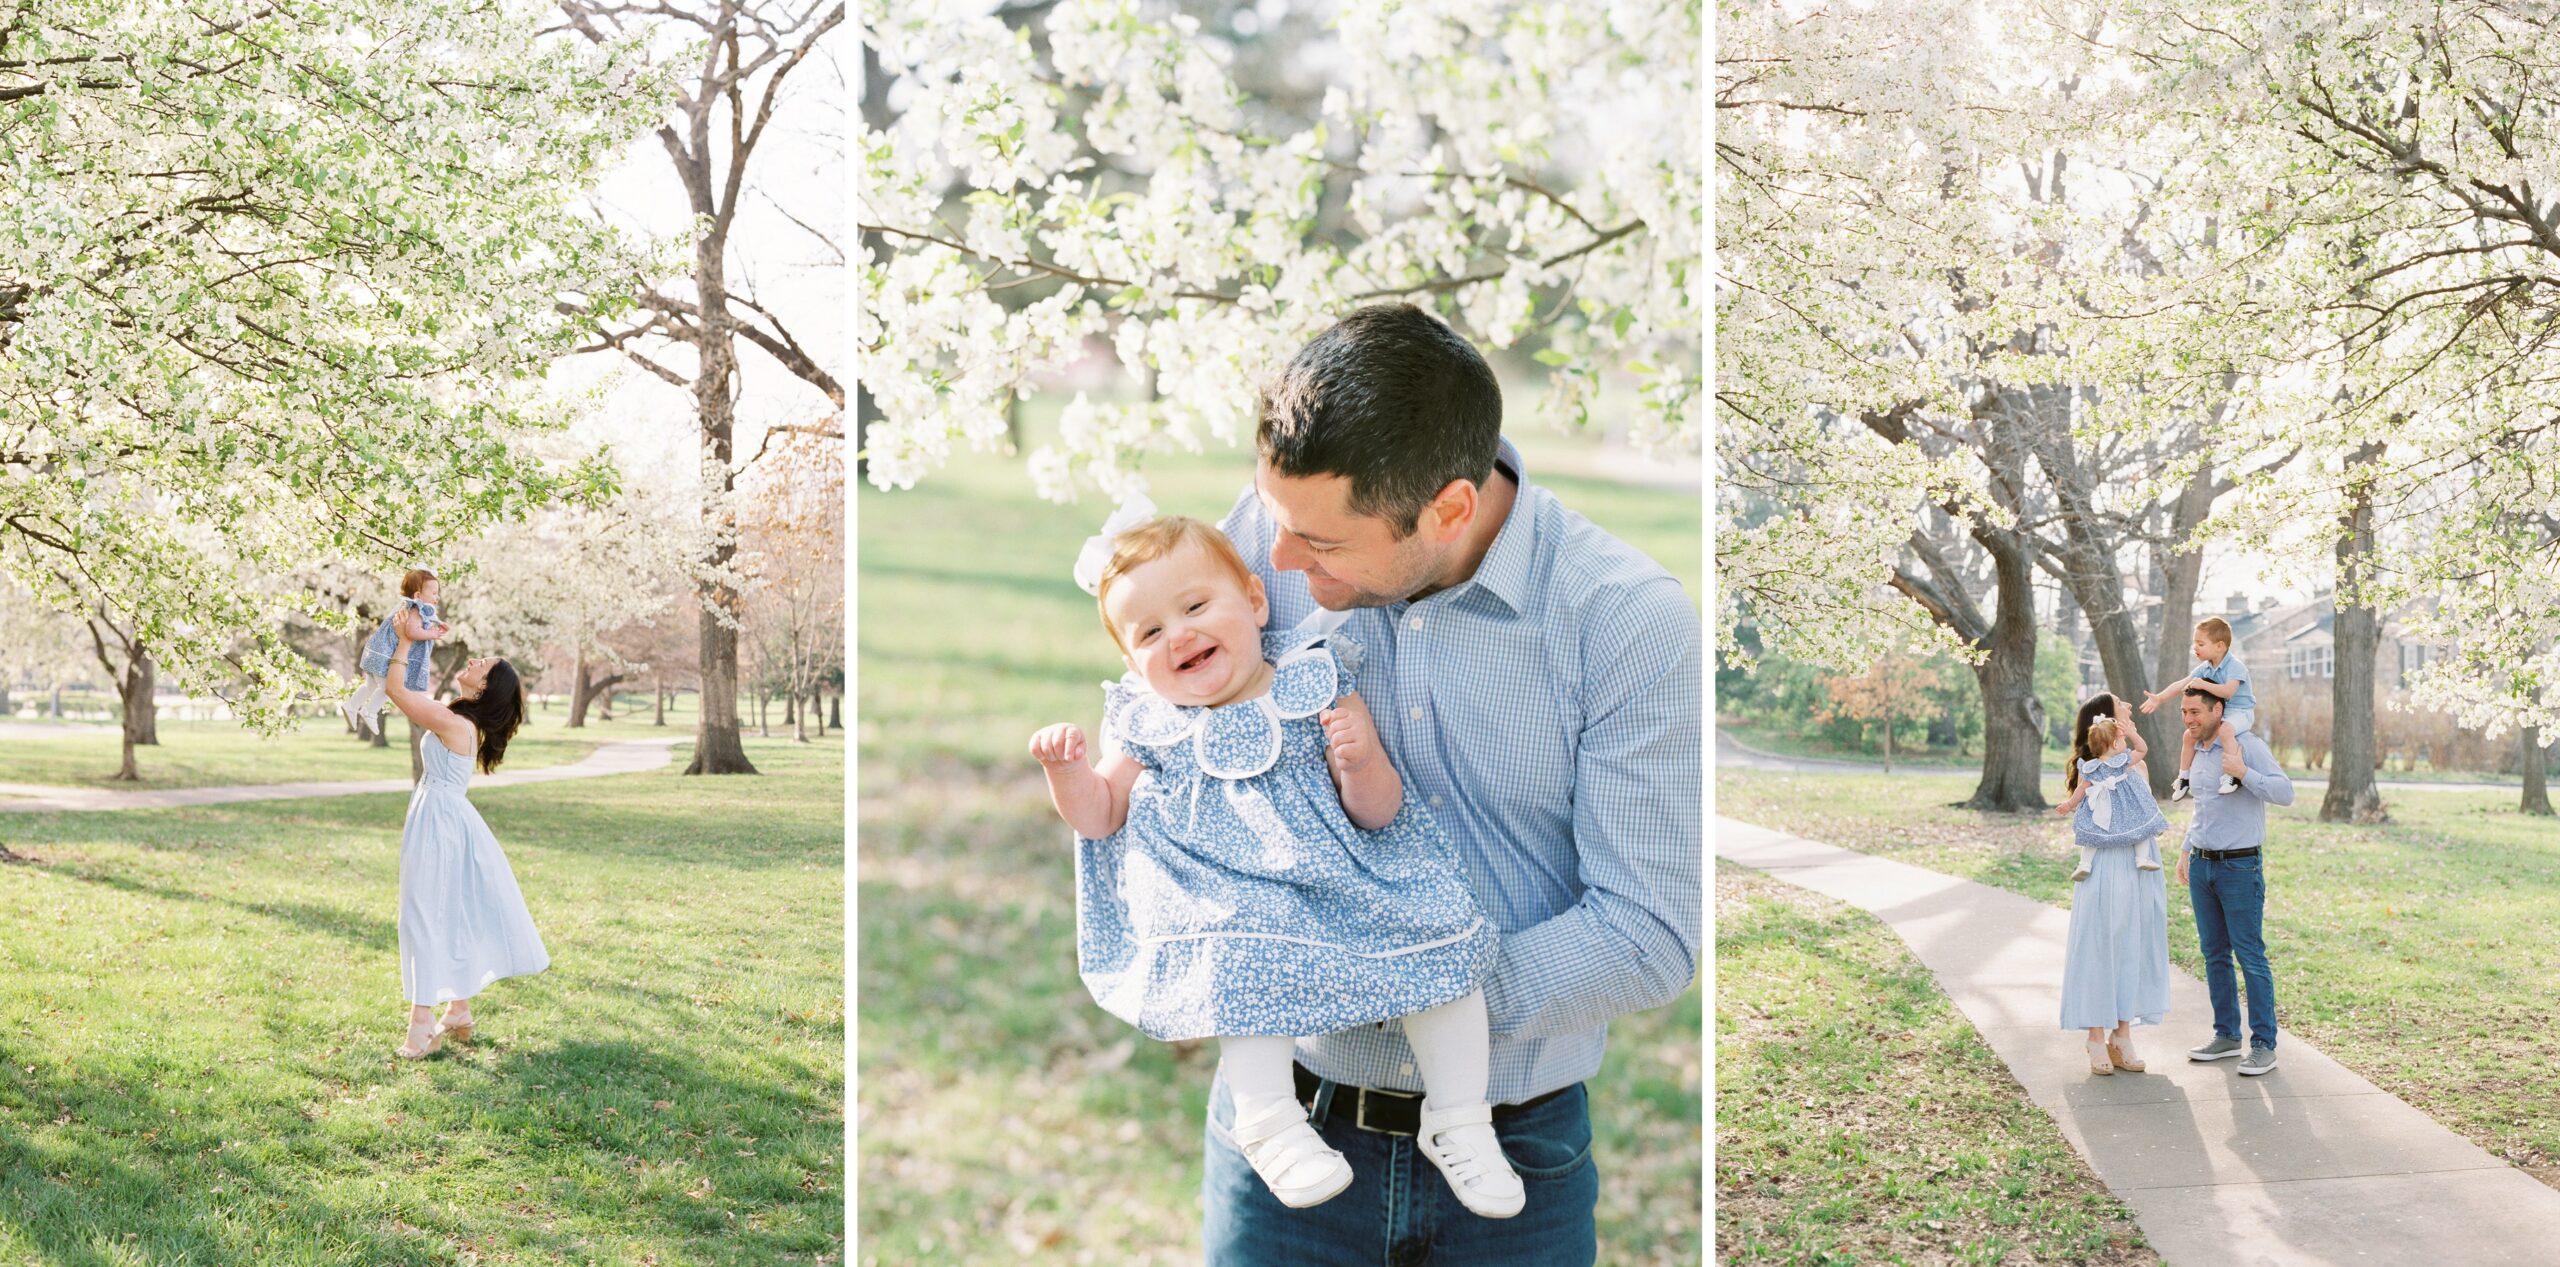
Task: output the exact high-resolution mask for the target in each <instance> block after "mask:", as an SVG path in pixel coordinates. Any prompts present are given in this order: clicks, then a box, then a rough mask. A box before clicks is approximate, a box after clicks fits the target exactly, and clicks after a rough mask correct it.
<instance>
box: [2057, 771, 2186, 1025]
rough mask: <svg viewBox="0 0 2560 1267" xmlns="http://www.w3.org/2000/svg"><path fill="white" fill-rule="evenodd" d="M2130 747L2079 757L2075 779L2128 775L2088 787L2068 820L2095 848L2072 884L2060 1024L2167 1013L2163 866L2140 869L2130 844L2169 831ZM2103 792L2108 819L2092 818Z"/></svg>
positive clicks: (2145, 1020)
mask: <svg viewBox="0 0 2560 1267" xmlns="http://www.w3.org/2000/svg"><path fill="white" fill-rule="evenodd" d="M2132 760H2133V753H2132V752H2131V751H2130V750H2127V751H2123V752H2118V753H2116V754H2115V755H2114V756H2111V757H2108V758H2106V759H2104V760H2101V761H2083V762H2081V763H2080V778H2081V781H2082V782H2084V783H2085V782H2090V781H2093V780H2097V779H2104V778H2109V777H2111V776H2114V775H2118V774H2128V773H2129V774H2130V777H2128V778H2126V779H2124V780H2123V781H2122V782H2120V783H2117V784H2116V785H2115V786H2114V787H2112V788H2110V789H2108V790H2106V791H2104V792H2096V791H2093V792H2092V793H2091V794H2090V795H2089V797H2088V798H2087V799H2085V800H2083V801H2082V802H2081V803H2080V808H2079V809H2078V810H2077V811H2075V812H2074V813H2073V815H2072V818H2071V834H2072V836H2073V837H2074V838H2075V840H2076V842H2077V843H2079V844H2083V845H2088V846H2091V847H2093V848H2095V849H2096V850H2097V860H2096V861H2094V862H2092V863H2091V864H2090V867H2089V878H2088V879H2086V880H2082V881H2080V882H2079V883H2077V884H2074V885H2072V886H2071V940H2070V942H2069V945H2068V948H2067V949H2066V950H2065V952H2064V955H2063V961H2062V1028H2064V1029H2090V1028H2093V1027H2094V1028H2098V1029H2114V1028H2115V1027H2116V1022H2118V1021H2128V1020H2129V1021H2132V1022H2134V1023H2135V1024H2138V1025H2157V1024H2159V1023H2160V1021H2161V1019H2162V1018H2164V1017H2166V1016H2167V1015H2168V1014H2169V885H2168V881H2167V880H2166V878H2165V877H2166V874H2167V873H2166V872H2162V871H2140V870H2136V869H2135V868H2134V865H2133V861H2134V858H2133V855H2134V849H2133V846H2134V845H2136V844H2137V843H2140V842H2141V841H2144V840H2148V839H2150V838H2151V837H2153V836H2157V835H2159V834H2161V833H2162V832H2165V831H2167V830H2168V829H2169V820H2168V819H2166V818H2164V817H2162V816H2161V813H2160V804H2159V802H2157V801H2154V800H2153V799H2151V787H2150V785H2149V784H2148V783H2145V782H2144V781H2143V776H2142V771H2140V770H2139V769H2129V765H2130V763H2131V761H2132ZM2101 796H2104V797H2106V798H2108V799H2109V800H2110V801H2111V804H2110V805H2109V806H2108V825H2107V826H2105V827H2100V826H2099V825H2098V821H2097V818H2098V816H2097V801H2098V799H2099V798H2100V797H2101Z"/></svg>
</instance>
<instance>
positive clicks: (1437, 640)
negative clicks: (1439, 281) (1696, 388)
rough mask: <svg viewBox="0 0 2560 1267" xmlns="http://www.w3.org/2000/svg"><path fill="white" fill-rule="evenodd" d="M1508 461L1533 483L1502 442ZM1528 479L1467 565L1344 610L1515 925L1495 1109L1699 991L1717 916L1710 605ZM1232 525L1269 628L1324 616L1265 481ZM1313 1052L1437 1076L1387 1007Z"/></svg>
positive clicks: (1485, 890)
mask: <svg viewBox="0 0 2560 1267" xmlns="http://www.w3.org/2000/svg"><path fill="white" fill-rule="evenodd" d="M1500 461H1501V464H1502V465H1503V466H1504V467H1505V468H1506V469H1507V470H1508V471H1510V472H1511V473H1512V474H1513V476H1514V478H1515V479H1517V478H1518V476H1519V473H1520V471H1521V465H1520V452H1519V450H1517V449H1515V448H1513V447H1512V445H1511V443H1510V441H1508V440H1506V441H1504V442H1503V444H1502V451H1501V458H1500ZM1519 490H1520V491H1519V497H1518V498H1517V500H1516V501H1514V502H1513V504H1512V507H1511V512H1510V515H1509V517H1508V518H1507V519H1505V520H1504V521H1503V525H1502V529H1501V532H1500V533H1499V534H1498V535H1497V536H1496V537H1495V538H1494V541H1493V545H1492V547H1491V548H1490V549H1488V550H1487V551H1486V552H1485V556H1484V559H1483V561H1482V562H1481V563H1479V564H1478V565H1477V567H1476V572H1475V576H1474V577H1473V578H1472V579H1470V580H1469V581H1467V582H1465V583H1463V584H1460V585H1456V586H1452V587H1450V588H1449V589H1446V590H1442V591H1440V592H1439V593H1436V594H1433V595H1431V596H1429V597H1427V598H1424V599H1422V600H1421V601H1419V602H1399V603H1393V604H1390V605H1388V606H1385V607H1373V608H1365V609H1362V610H1360V611H1357V612H1353V613H1351V614H1350V619H1349V621H1348V622H1347V623H1346V624H1344V626H1343V632H1344V633H1346V634H1348V635H1349V636H1351V637H1352V638H1353V639H1355V640H1356V641H1357V642H1358V643H1359V644H1360V646H1361V647H1362V648H1363V650H1364V654H1363V656H1362V657H1361V662H1360V665H1359V667H1358V669H1357V670H1356V671H1355V673H1354V675H1353V678H1354V682H1355V684H1356V685H1357V688H1358V690H1359V691H1360V694H1361V695H1362V696H1363V697H1364V698H1365V699H1366V701H1367V702H1368V705H1369V711H1370V713H1371V715H1372V716H1374V717H1375V718H1376V719H1377V722H1378V730H1379V734H1380V737H1381V738H1382V739H1383V740H1384V741H1385V743H1386V746H1387V753H1388V755H1389V757H1391V758H1392V759H1393V760H1394V761H1395V765H1396V769H1397V771H1398V772H1399V773H1401V774H1402V775H1403V776H1404V781H1405V785H1406V787H1407V789H1408V794H1409V795H1418V796H1419V797H1420V798H1421V800H1422V802H1423V804H1424V805H1426V806H1428V807H1429V809H1430V811H1431V813H1432V814H1433V815H1434V816H1435V817H1437V818H1438V819H1439V821H1440V825H1441V826H1442V828H1443V829H1445V830H1446V831H1447V832H1448V833H1449V834H1450V836H1451V837H1452V838H1454V839H1455V840H1456V842H1457V845H1458V852H1459V854H1460V856H1461V858H1462V859H1463V860H1464V862H1465V865H1466V870H1467V881H1468V885H1469V887H1470V888H1472V889H1473V890H1474V892H1475V897H1476V903H1477V905H1479V906H1480V907H1482V908H1483V909H1484V913H1485V915H1486V916H1487V917H1488V918H1490V919H1491V920H1492V921H1493V923H1494V926H1495V928H1496V929H1497V930H1499V932H1500V934H1501V942H1500V952H1499V955H1498V957H1497V958H1496V960H1495V962H1494V966H1493V970H1492V972H1491V973H1490V974H1488V976H1487V978H1486V981H1485V984H1484V990H1485V1004H1486V1008H1487V1010H1488V1011H1489V1013H1490V1015H1491V1020H1492V1028H1493V1048H1492V1058H1493V1060H1492V1081H1491V1083H1490V1085H1489V1088H1488V1090H1489V1093H1490V1098H1491V1099H1492V1100H1493V1101H1494V1102H1495V1103H1498V1104H1499V1103H1518V1102H1520V1101H1522V1100H1526V1099H1530V1098H1532V1097H1534V1096H1539V1095H1543V1094H1545V1093H1547V1092H1549V1091H1553V1090H1556V1089H1558V1088H1561V1087H1566V1086H1570V1085H1572V1084H1574V1083H1576V1082H1579V1081H1582V1080H1583V1079H1585V1078H1588V1077H1590V1076H1592V1075H1593V1074H1595V1073H1598V1072H1599V1071H1600V1056H1601V1053H1602V1050H1603V1049H1604V1047H1605V1045H1606V1043H1607V1039H1608V1024H1609V1020H1610V1018H1611V1017H1615V1016H1619V1015H1622V1014H1624V1013H1627V1012H1633V1011H1639V1010H1641V1009H1644V1008H1649V1007H1659V1006H1661V1005H1662V1004H1664V1003H1668V1002H1670V1001H1671V1000H1672V999H1674V998H1677V997H1679V995H1680V992H1681V991H1682V990H1685V989H1687V988H1688V985H1689V982H1690V980H1691V979H1692V978H1693V977H1695V976H1696V974H1697V968H1698V950H1699V945H1700V925H1701V911H1700V906H1701V902H1700V893H1701V886H1700V866H1701V861H1700V859H1701V852H1700V840H1701V832H1700V822H1699V818H1700V813H1699V806H1700V788H1699V775H1700V769H1701V756H1700V754H1701V747H1700V736H1701V734H1702V733H1703V729H1704V728H1703V726H1702V725H1701V722H1702V717H1701V712H1700V699H1699V663H1700V644H1701V641H1702V639H1701V634H1700V629H1701V622H1700V619H1699V614H1698V608H1697V606H1696V605H1695V603H1694V602H1693V601H1692V600H1691V599H1690V597H1689V595H1688V594H1686V593H1685V592H1683V591H1682V590H1681V588H1680V583H1679V582H1678V581H1676V580H1674V579H1672V577H1671V575H1670V574H1669V573H1667V572H1665V571H1663V570H1662V567H1661V565H1659V564H1657V563H1655V562H1654V561H1653V560H1651V559H1648V558H1646V557H1645V556H1644V555H1643V554H1641V553H1638V552H1637V551H1636V550H1635V549H1634V548H1633V547H1631V546H1628V545H1627V544H1626V543H1624V542H1622V541H1619V540H1618V539H1617V538H1615V537H1612V536H1610V535H1609V534H1608V533H1606V532H1603V531H1601V530H1600V529H1599V528H1597V527H1595V526H1594V525H1593V524H1592V523H1591V521H1590V520H1587V519H1585V518H1583V517H1582V516H1580V515H1577V514H1575V513H1574V512H1572V511H1570V510H1567V509H1565V507H1564V506H1563V504H1562V503H1560V502H1558V501H1557V500H1556V499H1555V495H1554V494H1552V493H1549V492H1548V491H1547V490H1545V489H1543V488H1540V487H1538V486H1536V485H1533V484H1529V483H1527V482H1526V481H1525V480H1523V481H1521V482H1520V485H1519ZM1223 526H1224V527H1225V529H1226V532H1227V535H1228V537H1229V538H1230V539H1232V540H1233V541H1234V542H1235V544H1236V549H1237V550H1238V551H1239V552H1241V553H1242V554H1243V555H1244V557H1245V560H1246V562H1247V563H1249V564H1250V565H1252V567H1253V570H1254V572H1255V574H1256V575H1258V576H1260V577H1261V578H1262V583H1263V585H1264V587H1265V588H1266V589H1267V590H1268V591H1269V594H1270V599H1271V627H1272V628H1286V627H1289V626H1291V625H1295V624H1296V623H1298V622H1299V621H1300V620H1303V619H1305V618H1306V617H1307V616H1308V615H1309V614H1310V613H1312V612H1314V611H1315V610H1316V604H1315V600H1314V599H1313V598H1311V597H1309V595H1308V593H1307V584H1306V577H1305V576H1304V574H1302V573H1297V572H1279V573H1275V572H1274V571H1273V569H1272V567H1271V542H1272V536H1273V529H1272V525H1271V520H1270V517H1269V516H1268V515H1267V514H1265V513H1264V511H1263V508H1262V504H1261V501H1260V499H1259V498H1258V497H1256V496H1255V494H1254V492H1253V490H1252V489H1251V488H1247V489H1246V490H1245V493H1244V496H1243V497H1242V498H1241V499H1239V500H1238V501H1237V503H1236V505H1235V508H1234V509H1233V510H1232V511H1230V512H1229V513H1228V515H1227V518H1226V522H1225V524H1224V525H1223ZM1298 1059H1299V1061H1300V1062H1301V1063H1303V1064H1305V1065H1306V1066H1307V1067H1308V1068H1309V1069H1312V1070H1314V1071H1315V1072H1316V1073H1317V1074H1319V1075H1321V1076H1323V1077H1326V1078H1330V1079H1332V1080H1333V1081H1336V1082H1341V1083H1346V1084H1350V1085H1354V1086H1367V1087H1385V1088H1390V1089H1394V1090H1402V1091H1419V1090H1421V1089H1422V1080H1421V1077H1420V1074H1419V1073H1418V1072H1417V1070H1416V1068H1415V1066H1414V1063H1413V1052H1412V1049H1411V1048H1410V1047H1409V1046H1407V1045H1406V1043H1405V1038H1404V1032H1403V1030H1402V1029H1401V1028H1400V1027H1398V1026H1396V1025H1393V1024H1389V1025H1384V1026H1364V1027H1362V1028H1360V1029H1356V1030H1351V1031H1348V1032H1345V1033H1341V1034H1330V1035H1324V1036H1321V1037H1314V1038H1309V1039H1304V1040H1301V1041H1300V1043H1299V1044H1298Z"/></svg>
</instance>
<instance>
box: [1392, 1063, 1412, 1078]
mask: <svg viewBox="0 0 2560 1267" xmlns="http://www.w3.org/2000/svg"><path fill="white" fill-rule="evenodd" d="M1396 1072H1397V1073H1400V1074H1403V1075H1404V1076H1406V1077H1408V1078H1410V1077H1412V1076H1413V1062H1412V1061H1410V1060H1408V1061H1406V1062H1404V1063H1403V1064H1401V1065H1398V1066H1396Z"/></svg>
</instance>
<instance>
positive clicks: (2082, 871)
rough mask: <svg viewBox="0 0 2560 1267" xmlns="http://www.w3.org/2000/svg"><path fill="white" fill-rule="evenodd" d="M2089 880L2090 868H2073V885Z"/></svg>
mask: <svg viewBox="0 0 2560 1267" xmlns="http://www.w3.org/2000/svg"><path fill="white" fill-rule="evenodd" d="M2088 878H2089V868H2088V867H2086V866H2078V867H2073V868H2072V869H2071V882H2072V883H2073V884H2078V883H2080V882H2081V881H2082V880H2086V879H2088Z"/></svg>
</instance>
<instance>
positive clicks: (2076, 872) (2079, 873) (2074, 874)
mask: <svg viewBox="0 0 2560 1267" xmlns="http://www.w3.org/2000/svg"><path fill="white" fill-rule="evenodd" d="M2154 869H2155V870H2156V869H2157V868H2154ZM2088 878H2089V864H2088V863H2085V862H2083V863H2081V864H2079V865H2078V866H2075V867H2073V868H2072V869H2071V882H2072V883H2073V884H2078V883H2080V882H2081V881H2082V880H2086V879H2088Z"/></svg>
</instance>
